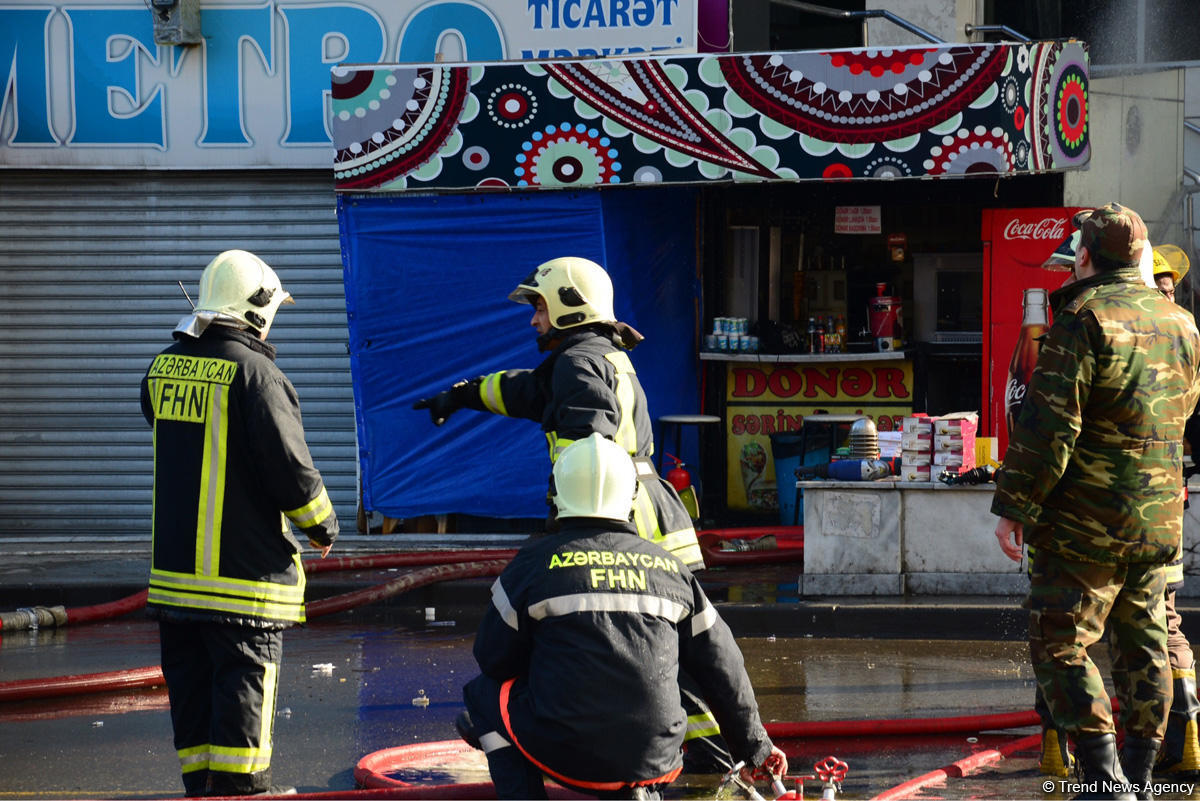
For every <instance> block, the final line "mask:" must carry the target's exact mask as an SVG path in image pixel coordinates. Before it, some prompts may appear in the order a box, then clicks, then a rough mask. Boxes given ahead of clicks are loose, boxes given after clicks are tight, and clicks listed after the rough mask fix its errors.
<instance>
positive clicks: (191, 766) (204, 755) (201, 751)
mask: <svg viewBox="0 0 1200 801" xmlns="http://www.w3.org/2000/svg"><path fill="white" fill-rule="evenodd" d="M175 753H176V754H178V755H179V768H180V772H181V773H195V772H196V771H198V770H208V761H209V752H208V746H207V745H195V746H192V747H191V748H182V749H180V750H179V751H176V752H175Z"/></svg>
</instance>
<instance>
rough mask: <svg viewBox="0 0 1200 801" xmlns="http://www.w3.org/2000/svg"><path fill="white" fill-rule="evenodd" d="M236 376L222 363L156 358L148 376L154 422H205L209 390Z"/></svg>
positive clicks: (234, 367)
mask: <svg viewBox="0 0 1200 801" xmlns="http://www.w3.org/2000/svg"><path fill="white" fill-rule="evenodd" d="M236 374H237V364H236V363H235V362H231V361H228V360H226V359H205V358H199V357H195V356H179V355H175V354H169V353H163V354H159V355H158V356H157V357H156V358H155V359H154V363H153V364H152V365H151V366H150V373H149V376H148V378H149V384H150V400H151V403H152V404H153V407H154V417H155V419H157V420H177V421H180V422H184V423H203V422H205V420H206V417H207V412H208V409H209V401H210V398H211V395H212V392H213V390H214V389H216V388H220V387H226V386H228V385H229V384H230V383H232V381H233V377H234V376H235V375H236Z"/></svg>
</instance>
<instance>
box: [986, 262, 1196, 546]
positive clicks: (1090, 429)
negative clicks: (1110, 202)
mask: <svg viewBox="0 0 1200 801" xmlns="http://www.w3.org/2000/svg"><path fill="white" fill-rule="evenodd" d="M1050 300H1051V308H1052V309H1053V310H1054V324H1053V325H1052V326H1051V328H1050V332H1049V334H1048V335H1047V337H1046V340H1045V343H1044V344H1043V346H1042V350H1041V354H1040V356H1039V357H1038V362H1037V367H1036V368H1035V369H1034V372H1033V377H1032V378H1031V379H1030V382H1029V389H1028V391H1027V392H1026V395H1025V403H1024V404H1023V406H1022V408H1021V412H1020V415H1019V416H1018V418H1017V421H1016V424H1015V426H1014V430H1013V432H1012V435H1011V437H1010V439H1009V444H1008V450H1007V452H1006V453H1005V455H1004V465H1003V467H1002V468H1001V469H1000V471H998V473H997V476H996V493H995V496H994V498H993V500H992V513H993V514H995V515H999V516H1001V517H1006V518H1008V519H1010V520H1016V521H1018V522H1021V523H1023V524H1024V527H1025V528H1024V531H1025V542H1027V543H1029V544H1030V545H1033V546H1036V547H1039V548H1042V547H1044V548H1046V549H1048V550H1050V551H1054V552H1056V553H1058V554H1060V555H1061V556H1063V557H1065V558H1068V559H1075V560H1078V561H1084V562H1098V563H1106V564H1112V563H1125V562H1140V563H1166V562H1170V561H1171V560H1172V559H1174V558H1175V556H1176V554H1177V552H1178V551H1179V549H1180V547H1181V542H1182V537H1183V481H1182V475H1183V447H1182V438H1183V426H1184V421H1185V420H1186V419H1187V417H1188V415H1190V414H1191V412H1192V409H1193V407H1194V406H1195V405H1196V399H1197V396H1198V395H1200V383H1198V381H1200V377H1198V375H1200V334H1198V333H1197V331H1196V325H1195V323H1194V322H1193V320H1192V317H1191V315H1190V314H1188V312H1187V311H1186V310H1185V309H1183V308H1181V307H1179V306H1177V305H1175V304H1174V303H1172V302H1171V301H1169V300H1167V299H1166V298H1164V297H1163V296H1162V295H1161V294H1160V293H1159V292H1157V291H1156V290H1154V289H1151V288H1149V287H1147V286H1146V285H1145V284H1144V283H1143V282H1142V279H1141V277H1140V276H1139V275H1138V273H1137V271H1136V270H1119V271H1115V272H1106V273H1101V274H1099V275H1095V276H1091V277H1089V278H1086V279H1084V280H1082V281H1078V282H1076V283H1074V284H1071V285H1069V286H1066V287H1063V288H1062V289H1059V290H1057V291H1056V292H1054V293H1052V294H1051V296H1050Z"/></svg>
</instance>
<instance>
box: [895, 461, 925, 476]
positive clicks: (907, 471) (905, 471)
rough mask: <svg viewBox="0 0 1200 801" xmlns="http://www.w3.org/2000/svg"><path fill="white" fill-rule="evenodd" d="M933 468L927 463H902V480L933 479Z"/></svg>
mask: <svg viewBox="0 0 1200 801" xmlns="http://www.w3.org/2000/svg"><path fill="white" fill-rule="evenodd" d="M931 473H932V470H931V468H930V466H929V465H927V464H914V465H909V464H904V463H903V461H901V464H900V480H901V481H931V480H932V479H931V478H930V475H931Z"/></svg>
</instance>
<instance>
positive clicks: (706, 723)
mask: <svg viewBox="0 0 1200 801" xmlns="http://www.w3.org/2000/svg"><path fill="white" fill-rule="evenodd" d="M720 733H721V727H720V726H719V725H717V721H716V718H714V717H713V716H712V715H711V714H704V713H701V714H699V715H688V719H687V732H686V733H685V734H684V735H683V740H684V742H687V741H688V740H694V739H696V738H697V737H712V736H713V735H716V734H720Z"/></svg>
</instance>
